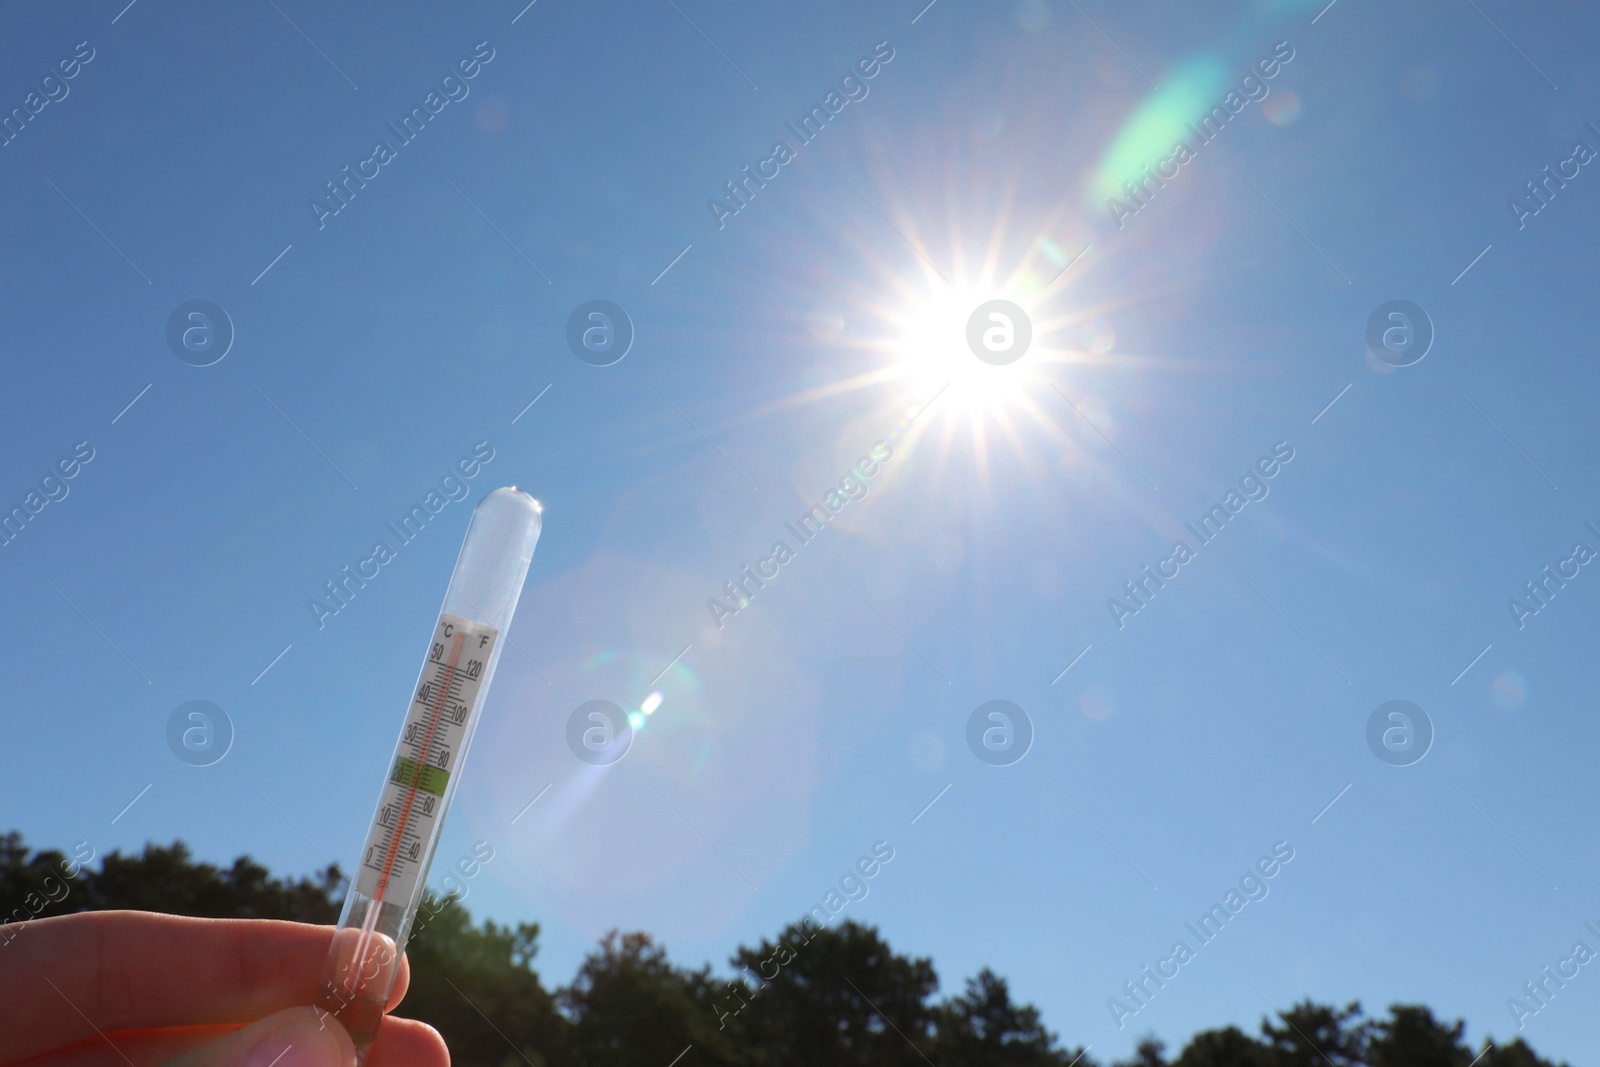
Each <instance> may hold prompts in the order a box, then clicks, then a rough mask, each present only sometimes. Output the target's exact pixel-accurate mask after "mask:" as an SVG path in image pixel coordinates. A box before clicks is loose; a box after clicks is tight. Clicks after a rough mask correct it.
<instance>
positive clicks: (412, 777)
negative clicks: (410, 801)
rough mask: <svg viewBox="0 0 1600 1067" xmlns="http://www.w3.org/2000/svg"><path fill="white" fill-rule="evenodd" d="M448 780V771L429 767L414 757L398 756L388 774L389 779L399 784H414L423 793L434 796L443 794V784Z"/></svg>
mask: <svg viewBox="0 0 1600 1067" xmlns="http://www.w3.org/2000/svg"><path fill="white" fill-rule="evenodd" d="M449 780H450V772H449V771H446V770H441V769H439V768H438V767H430V766H428V765H426V764H422V763H418V762H417V761H416V760H414V759H407V758H406V757H404V756H400V757H398V758H396V759H395V761H394V773H393V774H391V775H389V781H391V782H396V783H398V784H400V785H407V786H416V787H417V788H418V789H420V790H422V791H423V792H424V793H432V794H433V795H434V796H436V797H442V796H444V785H445V783H446V782H448V781H449Z"/></svg>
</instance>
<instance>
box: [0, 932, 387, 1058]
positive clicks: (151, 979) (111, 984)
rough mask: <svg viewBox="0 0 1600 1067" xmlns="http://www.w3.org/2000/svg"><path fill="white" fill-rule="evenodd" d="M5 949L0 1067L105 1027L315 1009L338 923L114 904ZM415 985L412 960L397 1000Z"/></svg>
mask: <svg viewBox="0 0 1600 1067" xmlns="http://www.w3.org/2000/svg"><path fill="white" fill-rule="evenodd" d="M18 925H19V927H20V929H18V930H16V931H15V936H13V937H12V939H11V940H10V942H9V943H8V944H7V945H6V946H5V951H6V953H7V960H6V963H7V966H6V967H4V968H0V1004H5V1005H6V1006H7V1009H8V1010H7V1014H8V1015H9V1016H10V1017H11V1018H12V1019H13V1020H15V1021H14V1023H12V1024H10V1025H7V1026H5V1027H0V1063H3V1062H10V1061H11V1060H15V1059H22V1058H25V1057H27V1056H32V1055H36V1054H38V1053H40V1052H43V1051H45V1050H46V1049H53V1048H58V1047H61V1046H64V1045H68V1044H71V1043H72V1042H75V1041H79V1040H82V1039H84V1038H89V1037H95V1036H96V1035H97V1033H110V1032H111V1031H114V1030H133V1029H155V1028H165V1027H174V1026H190V1025H199V1024H216V1023H234V1024H242V1023H251V1022H254V1021H255V1020H257V1019H260V1018H262V1017H264V1016H267V1015H270V1014H272V1013H273V1012H276V1011H280V1010H282V1009H283V1008H288V1007H294V1006H297V1005H305V1004H311V1003H312V1002H313V1000H314V999H315V996H316V993H317V986H318V984H319V982H320V981H321V978H322V969H323V963H324V961H325V960H326V958H327V954H328V948H329V945H330V944H331V943H332V940H333V928H332V927H328V926H309V925H305V924H302V923H288V922H277V921H275V920H267V919H192V918H183V917H179V916H171V915H153V914H149V913H145V912H131V911H107V912H93V913H81V914H76V915H63V916H60V917H58V918H51V919H35V920H33V921H31V922H27V923H21V924H18ZM407 983H408V975H407V966H406V965H405V963H404V962H403V961H402V965H401V969H400V973H399V975H398V977H397V980H396V982H395V990H396V991H395V992H394V993H392V994H391V996H390V998H389V1004H390V1006H391V1007H392V1006H393V1005H394V1004H395V1003H396V1002H397V1001H398V1000H399V996H400V995H401V993H402V992H403V991H404V987H405V986H406V985H407Z"/></svg>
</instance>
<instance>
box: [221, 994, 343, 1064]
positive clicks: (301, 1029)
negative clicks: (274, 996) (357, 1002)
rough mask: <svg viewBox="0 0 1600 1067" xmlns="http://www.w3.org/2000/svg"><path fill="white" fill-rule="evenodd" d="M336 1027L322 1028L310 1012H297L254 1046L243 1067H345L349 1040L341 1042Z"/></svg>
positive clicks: (313, 1013)
mask: <svg viewBox="0 0 1600 1067" xmlns="http://www.w3.org/2000/svg"><path fill="white" fill-rule="evenodd" d="M336 1027H337V1024H335V1025H334V1026H324V1025H322V1024H321V1023H320V1022H319V1021H318V1019H317V1013H316V1012H315V1011H314V1010H313V1009H311V1008H306V1009H304V1010H302V1011H297V1012H295V1013H294V1014H293V1015H291V1016H290V1017H289V1018H288V1019H287V1020H285V1022H284V1023H283V1025H282V1026H278V1027H276V1028H274V1029H273V1030H271V1031H270V1032H268V1033H267V1034H265V1035H263V1036H262V1037H261V1039H260V1040H259V1041H257V1042H256V1043H255V1045H254V1047H252V1048H251V1049H250V1054H249V1055H248V1056H246V1057H245V1060H244V1067H346V1065H347V1064H348V1063H349V1062H351V1061H352V1058H351V1057H350V1056H348V1055H347V1054H346V1049H345V1045H346V1044H348V1039H345V1041H344V1042H341V1041H340V1038H341V1037H343V1035H342V1034H339V1033H336V1032H335V1030H336Z"/></svg>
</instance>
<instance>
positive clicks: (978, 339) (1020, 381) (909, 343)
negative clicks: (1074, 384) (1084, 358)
mask: <svg viewBox="0 0 1600 1067" xmlns="http://www.w3.org/2000/svg"><path fill="white" fill-rule="evenodd" d="M887 318H888V320H889V321H887V322H886V323H885V324H884V325H885V326H886V329H885V331H884V339H883V348H884V351H883V355H885V356H886V357H888V358H889V359H890V360H891V365H892V366H894V367H895V369H896V370H897V371H899V373H900V375H901V376H902V378H903V379H904V383H905V387H906V388H907V390H908V391H909V392H910V394H911V395H912V396H914V397H918V398H921V399H920V402H921V403H924V404H926V403H929V402H930V401H932V398H934V397H935V395H937V403H938V404H939V405H940V406H941V407H942V408H943V409H944V411H945V414H946V415H947V416H957V417H960V418H962V419H967V420H984V419H993V418H1001V417H1004V416H1005V415H1006V414H1007V413H1010V412H1014V411H1015V410H1016V408H1017V406H1018V405H1019V404H1021V403H1022V402H1023V401H1024V400H1025V399H1026V397H1027V396H1028V394H1029V392H1030V389H1029V386H1030V385H1037V383H1038V380H1039V379H1038V368H1037V361H1036V360H1035V361H1034V362H1032V363H1030V361H1029V358H1028V357H1029V353H1028V351H1027V349H1028V348H1031V347H1032V344H1031V342H1032V336H1033V326H1032V316H1031V315H1030V314H1029V312H1028V309H1027V307H1026V305H1025V304H1023V303H1021V302H1019V301H1017V300H1016V299H1014V297H1012V296H1008V295H1007V294H1006V293H1004V292H999V293H997V292H994V291H992V290H988V289H980V288H978V287H976V286H958V285H952V286H948V287H946V286H940V287H939V288H937V289H932V288H930V289H929V290H928V291H926V292H924V293H922V294H918V295H917V296H915V297H913V298H911V299H908V300H906V301H905V302H904V304H903V305H902V306H900V307H897V308H895V309H894V310H893V311H891V312H889V313H888V315H887ZM974 342H975V343H976V350H975V349H974ZM1019 350H1020V351H1019ZM980 352H981V353H983V354H982V355H979V353H980ZM1002 361H1004V362H1002Z"/></svg>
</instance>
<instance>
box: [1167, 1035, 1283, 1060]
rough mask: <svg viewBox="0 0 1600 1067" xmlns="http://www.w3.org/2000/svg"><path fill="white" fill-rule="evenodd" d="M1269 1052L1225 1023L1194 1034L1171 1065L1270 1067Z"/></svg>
mask: <svg viewBox="0 0 1600 1067" xmlns="http://www.w3.org/2000/svg"><path fill="white" fill-rule="evenodd" d="M1271 1055H1272V1053H1271V1050H1269V1049H1268V1048H1267V1046H1265V1045H1263V1044H1262V1043H1261V1042H1259V1041H1257V1040H1256V1039H1255V1038H1253V1037H1250V1036H1249V1035H1248V1034H1245V1033H1243V1032H1242V1031H1241V1030H1240V1029H1239V1028H1238V1027H1236V1026H1228V1027H1224V1028H1223V1029H1221V1030H1203V1031H1201V1032H1200V1033H1198V1034H1195V1035H1194V1037H1192V1038H1190V1039H1189V1043H1188V1044H1187V1045H1186V1046H1184V1049H1183V1054H1182V1055H1181V1056H1179V1057H1178V1059H1177V1062H1175V1063H1174V1064H1173V1065H1172V1067H1272V1064H1273V1061H1272V1060H1270V1059H1268V1057H1269V1056H1271Z"/></svg>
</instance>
